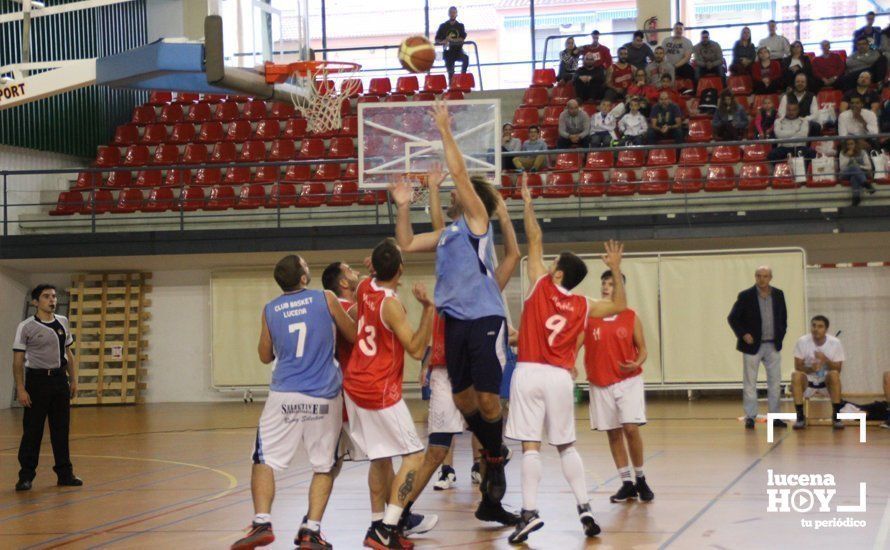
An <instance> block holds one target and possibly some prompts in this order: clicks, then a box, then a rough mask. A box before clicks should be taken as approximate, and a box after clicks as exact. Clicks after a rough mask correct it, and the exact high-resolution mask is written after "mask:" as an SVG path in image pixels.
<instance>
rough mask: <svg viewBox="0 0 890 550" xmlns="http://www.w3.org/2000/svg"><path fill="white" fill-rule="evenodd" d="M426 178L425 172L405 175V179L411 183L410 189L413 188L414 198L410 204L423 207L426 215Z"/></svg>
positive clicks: (427, 210)
mask: <svg viewBox="0 0 890 550" xmlns="http://www.w3.org/2000/svg"><path fill="white" fill-rule="evenodd" d="M428 177H429V176H428V174H427V173H426V172H408V173H406V174H405V179H406V180H408V181H409V182H411V187H413V188H414V197H413V198H412V199H411V204H416V205H418V206H423V207H424V210H425V211H426V212H427V213H429V211H430V189H429V187H428V186H427V181H428Z"/></svg>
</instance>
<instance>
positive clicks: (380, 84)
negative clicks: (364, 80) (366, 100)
mask: <svg viewBox="0 0 890 550" xmlns="http://www.w3.org/2000/svg"><path fill="white" fill-rule="evenodd" d="M391 91H392V83H390V81H389V77H385V76H384V77H379V78H372V79H371V82H370V83H368V95H376V96H384V95H387V94H388V93H389V92H391Z"/></svg>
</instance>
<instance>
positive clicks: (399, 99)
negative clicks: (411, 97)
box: [383, 94, 408, 103]
mask: <svg viewBox="0 0 890 550" xmlns="http://www.w3.org/2000/svg"><path fill="white" fill-rule="evenodd" d="M383 101H385V102H386V103H404V102H405V101H408V96H406V95H405V94H390V95H388V96H387V97H385V98H383Z"/></svg>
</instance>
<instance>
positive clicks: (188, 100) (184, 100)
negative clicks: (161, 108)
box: [173, 92, 201, 105]
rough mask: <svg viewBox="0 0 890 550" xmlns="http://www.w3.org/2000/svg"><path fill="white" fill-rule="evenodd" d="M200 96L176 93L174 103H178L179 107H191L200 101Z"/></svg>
mask: <svg viewBox="0 0 890 550" xmlns="http://www.w3.org/2000/svg"><path fill="white" fill-rule="evenodd" d="M200 99H201V96H200V94H193V93H190V92H176V99H174V100H173V101H174V103H179V104H180V105H191V104H192V103H195V102H196V101H198V100H200Z"/></svg>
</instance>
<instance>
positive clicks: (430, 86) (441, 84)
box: [423, 74, 448, 94]
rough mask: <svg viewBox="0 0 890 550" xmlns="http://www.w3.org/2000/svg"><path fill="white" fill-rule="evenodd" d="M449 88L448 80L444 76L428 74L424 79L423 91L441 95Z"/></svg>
mask: <svg viewBox="0 0 890 550" xmlns="http://www.w3.org/2000/svg"><path fill="white" fill-rule="evenodd" d="M447 87H448V80H447V79H446V78H445V75H444V74H428V75H426V78H424V79H423V91H424V92H433V93H434V94H441V93H442V92H444V91H445V88H447Z"/></svg>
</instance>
